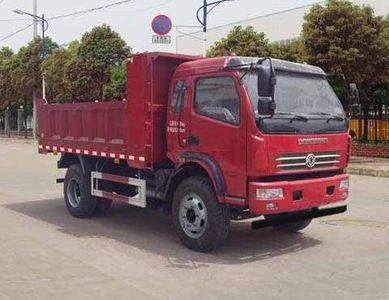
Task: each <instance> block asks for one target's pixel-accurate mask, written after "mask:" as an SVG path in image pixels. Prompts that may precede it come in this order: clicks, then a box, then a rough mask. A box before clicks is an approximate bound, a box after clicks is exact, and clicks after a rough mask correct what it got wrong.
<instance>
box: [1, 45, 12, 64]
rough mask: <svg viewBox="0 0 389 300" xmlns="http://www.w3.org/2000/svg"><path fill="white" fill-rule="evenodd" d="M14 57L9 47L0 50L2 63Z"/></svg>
mask: <svg viewBox="0 0 389 300" xmlns="http://www.w3.org/2000/svg"><path fill="white" fill-rule="evenodd" d="M12 55H14V52H13V51H12V49H11V48H9V47H2V48H1V49H0V62H1V61H4V60H7V59H10V58H11V57H12Z"/></svg>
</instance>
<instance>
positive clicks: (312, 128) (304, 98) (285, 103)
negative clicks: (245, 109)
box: [242, 70, 347, 133]
mask: <svg viewBox="0 0 389 300" xmlns="http://www.w3.org/2000/svg"><path fill="white" fill-rule="evenodd" d="M243 73H244V71H242V74H243ZM276 74H277V84H276V87H275V102H276V110H275V114H274V116H273V118H271V119H263V120H262V121H261V122H260V123H261V124H262V127H263V129H264V131H267V132H295V133H304V132H307V133H308V132H309V133H317V132H323V133H324V132H326V131H344V130H347V120H346V116H345V112H344V110H343V107H342V104H341V103H340V101H339V99H338V98H337V96H336V94H335V93H334V91H333V90H332V88H331V86H330V85H329V83H328V82H327V80H326V78H325V77H323V76H318V75H310V74H300V73H292V72H285V71H277V70H276ZM243 82H244V85H245V87H246V90H247V92H248V94H249V97H250V102H251V105H252V108H253V111H254V113H255V116H256V118H258V119H261V118H260V116H259V115H258V111H257V103H258V93H257V74H256V72H255V71H250V72H249V73H248V74H246V76H244V77H243ZM285 119H287V120H288V121H290V120H293V122H286V123H285V122H283V121H282V120H285ZM280 120H281V121H280ZM294 120H296V122H294ZM299 121H303V122H299ZM301 123H304V124H301ZM313 123H314V124H313ZM319 123H321V125H319ZM293 124H297V125H293Z"/></svg>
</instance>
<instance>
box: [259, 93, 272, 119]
mask: <svg viewBox="0 0 389 300" xmlns="http://www.w3.org/2000/svg"><path fill="white" fill-rule="evenodd" d="M275 110H276V103H275V102H274V100H273V98H271V97H259V98H258V114H259V115H262V116H263V115H274V111H275Z"/></svg>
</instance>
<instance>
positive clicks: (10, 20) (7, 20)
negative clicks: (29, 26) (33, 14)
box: [0, 19, 30, 22]
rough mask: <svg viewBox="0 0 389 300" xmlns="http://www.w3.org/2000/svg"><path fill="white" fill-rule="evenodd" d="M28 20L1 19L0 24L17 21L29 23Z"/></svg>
mask: <svg viewBox="0 0 389 300" xmlns="http://www.w3.org/2000/svg"><path fill="white" fill-rule="evenodd" d="M29 20H30V19H2V20H0V22H17V21H23V22H25V21H29Z"/></svg>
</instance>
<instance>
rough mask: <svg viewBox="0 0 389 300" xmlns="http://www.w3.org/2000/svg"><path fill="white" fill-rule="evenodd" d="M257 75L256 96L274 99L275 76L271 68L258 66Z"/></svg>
mask: <svg viewBox="0 0 389 300" xmlns="http://www.w3.org/2000/svg"><path fill="white" fill-rule="evenodd" d="M257 73H258V87H257V88H258V96H259V97H269V98H272V99H273V98H274V86H275V85H276V76H275V74H274V70H273V68H272V67H271V66H270V67H267V66H260V67H259V68H258V70H257Z"/></svg>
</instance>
